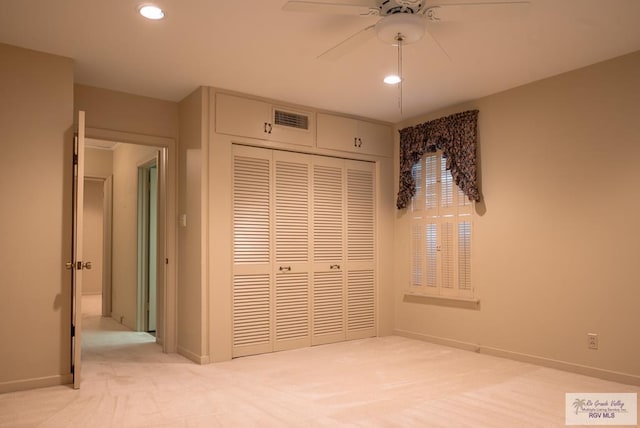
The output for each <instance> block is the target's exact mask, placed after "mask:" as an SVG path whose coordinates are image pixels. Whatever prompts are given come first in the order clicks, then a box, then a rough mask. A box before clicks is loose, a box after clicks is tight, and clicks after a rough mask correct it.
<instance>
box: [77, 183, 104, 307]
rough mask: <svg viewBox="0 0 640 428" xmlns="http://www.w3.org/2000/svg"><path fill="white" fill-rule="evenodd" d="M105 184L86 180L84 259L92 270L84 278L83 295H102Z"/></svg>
mask: <svg viewBox="0 0 640 428" xmlns="http://www.w3.org/2000/svg"><path fill="white" fill-rule="evenodd" d="M103 189H104V182H103V181H102V180H92V179H85V180H84V224H83V226H84V227H83V238H84V239H83V248H82V252H83V254H82V255H83V258H84V260H86V261H90V262H91V269H88V270H85V271H84V272H83V276H82V294H83V295H90V294H102V269H103V266H102V255H103V252H104V251H103V245H104V238H103V227H104V190H103Z"/></svg>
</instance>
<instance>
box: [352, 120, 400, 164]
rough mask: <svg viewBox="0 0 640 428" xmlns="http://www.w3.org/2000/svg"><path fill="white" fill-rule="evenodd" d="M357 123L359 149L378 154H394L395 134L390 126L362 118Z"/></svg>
mask: <svg viewBox="0 0 640 428" xmlns="http://www.w3.org/2000/svg"><path fill="white" fill-rule="evenodd" d="M357 125H358V126H357V127H358V130H357V135H358V138H359V140H358V141H357V145H358V148H357V150H360V151H362V152H363V153H367V154H370V155H377V156H385V157H391V156H392V155H393V135H392V133H391V127H390V126H387V125H382V124H380V123H373V122H364V121H362V120H359V121H357Z"/></svg>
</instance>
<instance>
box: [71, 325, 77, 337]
mask: <svg viewBox="0 0 640 428" xmlns="http://www.w3.org/2000/svg"><path fill="white" fill-rule="evenodd" d="M71 337H76V326H75V325H72V326H71Z"/></svg>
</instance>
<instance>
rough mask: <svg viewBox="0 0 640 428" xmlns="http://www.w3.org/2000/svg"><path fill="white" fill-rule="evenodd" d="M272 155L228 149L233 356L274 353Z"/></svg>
mask: <svg viewBox="0 0 640 428" xmlns="http://www.w3.org/2000/svg"><path fill="white" fill-rule="evenodd" d="M271 157H272V154H271V151H269V150H263V149H257V148H250V147H243V146H234V148H233V184H232V188H233V194H232V198H233V226H232V227H233V284H232V299H233V302H232V313H233V314H232V340H233V344H232V354H233V356H234V357H239V356H243V355H251V354H258V353H263V352H270V351H271V350H272V348H273V338H272V337H273V336H272V328H271V325H272V321H271V320H272V310H271V308H272V297H271V294H272V293H271V288H272V287H271V275H272V263H271V188H272V184H271V170H272V161H271Z"/></svg>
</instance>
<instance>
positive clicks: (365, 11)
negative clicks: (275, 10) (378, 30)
mask: <svg viewBox="0 0 640 428" xmlns="http://www.w3.org/2000/svg"><path fill="white" fill-rule="evenodd" d="M282 10H286V11H290V12H310V13H331V14H334V15H363V16H370V15H378V14H379V9H378V5H377V3H376V1H375V0H352V1H350V2H349V3H324V2H318V1H294V0H292V1H288V2H287V3H285V5H284V6H282Z"/></svg>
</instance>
